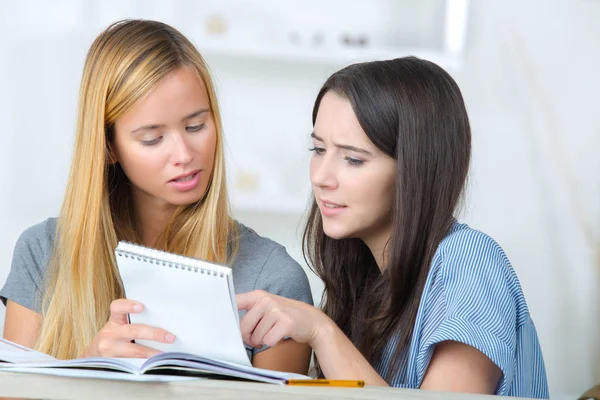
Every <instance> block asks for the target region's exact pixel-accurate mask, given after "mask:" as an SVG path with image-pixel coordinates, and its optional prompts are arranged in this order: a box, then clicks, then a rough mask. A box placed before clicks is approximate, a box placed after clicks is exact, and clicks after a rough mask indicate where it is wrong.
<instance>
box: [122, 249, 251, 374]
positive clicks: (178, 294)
mask: <svg viewBox="0 0 600 400" xmlns="http://www.w3.org/2000/svg"><path fill="white" fill-rule="evenodd" d="M115 255H116V259H117V265H118V268H119V273H120V274H121V280H122V282H123V287H124V290H125V296H126V297H127V298H128V299H132V300H136V301H139V302H140V303H142V304H143V305H144V311H142V312H141V313H139V314H130V316H129V318H130V322H131V323H132V324H144V325H149V326H155V327H159V328H163V329H165V330H167V331H169V332H171V333H173V334H174V335H175V336H176V338H177V339H176V340H175V342H174V343H171V344H166V343H160V342H156V341H146V340H139V341H136V342H137V343H140V344H142V345H144V346H148V347H152V348H155V349H157V350H161V351H171V352H185V353H191V354H196V355H199V356H203V357H207V358H212V359H216V360H221V361H228V362H232V363H236V364H241V365H248V366H249V365H250V361H249V359H248V355H247V353H246V350H245V348H244V344H243V342H242V337H241V333H240V327H239V324H240V322H239V314H238V310H237V305H236V301H235V291H234V287H233V279H232V275H231V269H230V268H228V267H225V266H222V265H217V264H213V263H209V262H206V261H202V260H198V259H194V258H189V257H184V256H181V255H177V254H172V253H167V252H164V251H160V250H156V249H150V248H147V247H143V246H139V245H136V244H132V243H128V242H119V245H118V246H117V248H116V250H115Z"/></svg>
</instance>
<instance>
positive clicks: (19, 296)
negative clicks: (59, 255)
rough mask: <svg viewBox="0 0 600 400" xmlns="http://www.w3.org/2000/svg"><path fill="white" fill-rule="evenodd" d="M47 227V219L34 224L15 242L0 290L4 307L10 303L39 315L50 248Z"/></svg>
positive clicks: (49, 227) (48, 227)
mask: <svg viewBox="0 0 600 400" xmlns="http://www.w3.org/2000/svg"><path fill="white" fill-rule="evenodd" d="M51 225H53V224H52V221H50V220H47V221H44V222H42V223H40V224H37V225H34V226H32V227H30V228H28V229H26V230H25V231H23V233H21V235H20V236H19V238H18V239H17V243H16V245H15V249H14V252H13V258H12V264H11V269H10V272H9V274H8V278H7V279H6V282H5V283H4V287H3V288H2V290H0V299H1V300H2V302H3V303H4V305H6V304H7V301H8V300H12V301H14V302H15V303H18V304H20V305H22V306H24V307H26V308H28V309H30V310H32V311H35V312H37V313H40V312H41V300H42V293H43V280H44V273H45V270H46V267H47V263H48V260H49V257H50V252H51V249H52V243H51V239H52V235H53V229H52V226H51ZM49 231H52V232H49Z"/></svg>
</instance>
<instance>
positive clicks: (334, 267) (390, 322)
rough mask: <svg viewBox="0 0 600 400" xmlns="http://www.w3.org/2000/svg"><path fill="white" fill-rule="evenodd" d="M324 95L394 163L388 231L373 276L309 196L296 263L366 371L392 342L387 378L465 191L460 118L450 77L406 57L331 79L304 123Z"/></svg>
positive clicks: (363, 254)
mask: <svg viewBox="0 0 600 400" xmlns="http://www.w3.org/2000/svg"><path fill="white" fill-rule="evenodd" d="M328 91H333V92H334V93H336V94H337V95H338V96H341V97H342V98H345V99H347V100H348V101H349V102H350V104H351V105H352V108H353V110H354V113H355V114H356V117H357V119H358V121H359V123H360V125H361V127H362V129H363V131H364V132H365V133H366V135H367V136H368V137H369V139H370V140H371V142H373V144H374V145H375V146H377V147H378V148H379V149H380V150H381V151H383V152H384V153H385V154H387V155H388V156H390V157H393V158H394V159H395V160H396V178H395V195H394V196H395V199H394V202H393V209H392V210H391V211H392V215H393V217H392V218H393V227H392V234H391V237H390V239H389V241H388V243H387V246H386V250H385V251H386V257H385V259H386V260H387V262H386V267H385V269H384V270H383V272H381V270H380V269H379V267H378V266H377V263H376V262H375V258H374V257H373V255H372V254H371V251H370V250H369V248H368V247H367V246H366V244H365V243H364V242H363V241H362V240H360V239H357V238H347V239H341V240H336V239H332V238H330V237H328V236H326V235H325V233H324V232H323V224H322V219H321V214H320V212H319V208H318V206H317V204H316V202H315V201H314V200H313V202H312V206H311V208H310V213H309V216H308V220H307V223H306V228H305V231H304V236H303V251H304V258H305V260H306V261H307V263H308V264H309V265H310V266H311V268H312V269H313V270H314V271H315V273H317V275H318V276H319V277H320V278H321V279H322V280H323V282H324V284H325V291H324V292H323V299H322V307H323V310H324V311H325V313H326V314H327V315H328V316H329V317H331V318H332V319H333V321H335V323H336V324H337V325H338V326H339V327H340V328H341V330H342V331H343V332H344V333H345V334H346V335H347V336H348V337H349V338H350V339H351V340H352V342H353V343H354V344H355V345H356V347H357V348H358V349H359V350H360V351H361V353H362V354H363V355H364V356H365V358H366V359H367V360H368V361H369V362H370V363H371V364H372V365H375V364H376V363H377V362H378V361H379V360H380V357H381V356H382V352H383V350H384V348H385V346H386V344H387V343H388V342H390V341H391V340H394V342H393V343H396V340H397V345H396V347H395V350H394V353H393V357H392V364H391V365H390V367H389V368H388V369H387V372H388V373H387V375H386V376H384V377H383V378H384V379H386V380H387V381H388V382H389V381H390V380H391V379H392V377H393V376H394V375H395V374H396V373H397V372H398V371H399V369H400V367H401V362H402V359H403V354H404V351H405V349H406V348H407V345H408V344H409V342H410V340H411V337H412V333H413V327H414V323H415V318H416V315H417V311H418V308H419V302H420V298H421V294H422V292H423V287H424V286H425V281H426V279H427V275H428V272H429V268H430V264H431V261H432V259H433V256H434V253H435V251H436V250H437V248H438V245H439V243H440V242H441V240H442V239H443V238H444V237H445V236H446V235H447V233H448V232H449V230H450V228H451V227H452V224H453V221H454V212H455V210H456V208H457V206H458V204H459V201H460V199H461V194H462V192H463V187H464V186H465V182H466V179H467V174H468V170H469V163H470V157H471V129H470V126H469V119H468V116H467V111H466V109H465V104H464V101H463V98H462V95H461V92H460V90H459V88H458V85H457V84H456V82H455V81H454V80H453V79H452V77H451V76H450V75H449V74H448V73H447V72H446V71H444V70H443V69H442V68H440V67H439V66H438V65H436V64H434V63H432V62H429V61H426V60H422V59H418V58H415V57H405V58H398V59H394V60H388V61H375V62H367V63H360V64H353V65H350V66H348V67H346V68H344V69H342V70H340V71H338V72H336V73H334V74H333V75H332V76H331V77H329V79H327V81H326V82H325V84H324V85H323V87H322V88H321V91H320V92H319V94H318V96H317V99H316V101H315V105H314V108H313V115H312V118H313V125H314V123H315V121H316V118H317V114H318V112H319V105H320V103H321V100H322V98H323V96H324V95H325V93H327V92H328ZM315 364H316V366H317V368H318V360H316V363H315ZM318 371H319V374H321V372H320V370H319V369H318Z"/></svg>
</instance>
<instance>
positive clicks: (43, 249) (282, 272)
mask: <svg viewBox="0 0 600 400" xmlns="http://www.w3.org/2000/svg"><path fill="white" fill-rule="evenodd" d="M56 223H57V219H56V218H49V219H47V220H46V221H44V222H41V223H39V224H37V225H34V226H32V227H30V228H28V229H26V230H25V231H24V232H23V233H22V234H21V236H20V237H19V239H18V240H17V244H16V245H15V251H14V254H13V260H12V265H11V270H10V273H9V275H8V278H7V279H6V283H5V284H4V287H3V288H2V290H0V300H2V302H3V303H4V305H6V301H7V299H10V300H12V301H14V302H15V303H18V304H20V305H22V306H24V307H27V308H29V309H30V310H33V311H35V312H37V313H40V312H41V299H42V296H43V290H44V275H45V272H46V269H47V266H48V262H49V260H50V256H51V254H52V249H53V244H54V235H55V232H56ZM237 227H238V231H239V239H240V241H239V250H238V254H237V257H236V259H235V260H234V262H233V264H232V266H231V269H232V274H233V285H234V287H235V292H236V293H246V292H250V291H252V290H257V289H262V290H264V291H267V292H269V293H272V294H276V295H279V296H283V297H288V298H290V299H295V300H300V301H303V302H305V303H308V304H312V295H311V291H310V286H309V284H308V278H307V277H306V273H305V272H304V270H303V269H302V267H301V266H300V265H299V264H298V263H297V262H296V261H294V259H292V257H290V256H289V254H288V253H287V252H286V250H285V248H284V247H283V246H281V245H280V244H277V243H276V242H274V241H272V240H270V239H267V238H264V237H262V236H259V235H258V234H257V233H256V232H254V231H253V230H252V229H250V228H248V227H246V226H244V225H242V224H241V223H239V222H238V223H237ZM265 348H266V347H264V348H263V349H258V350H256V349H253V348H251V347H249V346H247V347H246V349H247V350H248V351H249V355H250V351H252V354H256V353H257V352H258V351H261V350H264V349H265Z"/></svg>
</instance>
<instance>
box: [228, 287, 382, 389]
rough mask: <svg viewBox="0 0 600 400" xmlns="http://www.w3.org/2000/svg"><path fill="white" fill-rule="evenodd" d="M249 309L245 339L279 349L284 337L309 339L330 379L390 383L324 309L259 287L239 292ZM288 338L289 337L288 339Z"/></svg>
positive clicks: (241, 305)
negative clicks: (242, 292)
mask: <svg viewBox="0 0 600 400" xmlns="http://www.w3.org/2000/svg"><path fill="white" fill-rule="evenodd" d="M236 300H237V303H238V307H239V308H240V309H245V310H248V312H247V313H246V315H245V316H244V318H243V319H242V321H241V323H240V325H241V330H242V338H243V339H244V342H246V343H247V344H249V345H252V346H256V347H258V346H262V345H263V344H265V345H267V346H270V347H272V350H275V349H277V348H278V347H279V346H283V345H285V344H286V343H285V342H284V344H279V343H280V342H281V340H282V339H283V338H284V337H288V336H289V337H291V338H292V339H293V340H295V341H296V342H298V343H306V344H308V345H309V346H310V347H312V348H313V349H314V351H315V355H316V357H317V359H318V360H319V363H320V365H321V369H322V370H323V373H324V375H325V377H326V378H328V379H361V380H364V381H365V383H367V384H370V385H384V386H385V385H387V384H386V382H385V381H384V380H383V379H382V378H381V377H380V376H379V374H378V373H377V371H375V370H374V369H373V367H372V366H371V365H370V364H369V362H368V361H367V360H366V359H365V358H364V357H363V356H362V354H361V353H360V352H359V351H358V349H357V348H356V347H354V345H353V344H352V342H351V341H350V339H348V338H347V337H346V336H345V335H344V333H343V332H342V331H341V330H340V329H339V328H338V327H337V326H336V325H335V323H334V322H333V321H332V320H331V319H330V318H329V317H327V316H326V315H325V314H324V313H323V312H322V311H321V310H319V309H317V308H315V307H313V306H311V305H309V304H306V303H303V302H301V301H297V300H291V299H288V298H284V297H279V296H275V295H271V294H269V293H267V292H264V291H261V290H257V291H254V292H250V293H244V294H240V295H237V296H236ZM287 342H289V340H288V341H287Z"/></svg>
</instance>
